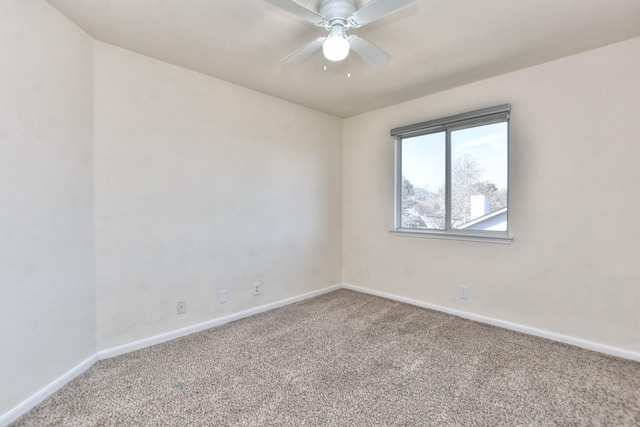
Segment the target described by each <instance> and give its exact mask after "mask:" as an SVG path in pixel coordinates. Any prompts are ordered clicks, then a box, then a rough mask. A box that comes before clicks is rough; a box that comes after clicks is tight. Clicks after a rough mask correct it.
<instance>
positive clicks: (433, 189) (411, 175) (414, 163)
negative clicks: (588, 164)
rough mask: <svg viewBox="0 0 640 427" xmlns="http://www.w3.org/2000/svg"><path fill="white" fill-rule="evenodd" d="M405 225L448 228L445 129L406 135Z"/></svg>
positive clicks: (403, 180) (402, 211) (403, 205)
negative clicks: (412, 135) (410, 135)
mask: <svg viewBox="0 0 640 427" xmlns="http://www.w3.org/2000/svg"><path fill="white" fill-rule="evenodd" d="M401 144H402V146H401V149H402V159H401V161H402V164H401V166H400V168H401V171H402V194H401V208H400V209H401V222H400V226H401V227H402V228H419V229H437V230H443V229H444V228H445V207H446V206H445V179H446V170H445V164H446V163H445V162H446V135H445V132H439V133H433V134H429V135H421V136H414V137H409V138H403V139H402V142H401Z"/></svg>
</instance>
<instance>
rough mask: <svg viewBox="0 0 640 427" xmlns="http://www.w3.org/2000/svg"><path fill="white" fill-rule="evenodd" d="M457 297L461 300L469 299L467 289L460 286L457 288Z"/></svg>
mask: <svg viewBox="0 0 640 427" xmlns="http://www.w3.org/2000/svg"><path fill="white" fill-rule="evenodd" d="M458 296H459V297H460V298H462V299H469V288H468V287H467V286H460V287H459V288H458Z"/></svg>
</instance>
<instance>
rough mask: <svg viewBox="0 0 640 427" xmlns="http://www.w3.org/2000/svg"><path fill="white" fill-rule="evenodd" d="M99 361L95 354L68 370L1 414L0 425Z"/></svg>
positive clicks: (13, 419)
mask: <svg viewBox="0 0 640 427" xmlns="http://www.w3.org/2000/svg"><path fill="white" fill-rule="evenodd" d="M97 361H98V356H97V355H95V354H94V355H93V356H91V357H89V358H88V359H86V360H85V361H83V362H82V363H80V364H79V365H78V366H76V367H75V368H73V369H71V370H70V371H68V372H67V373H66V374H64V375H62V376H61V377H60V378H58V379H56V380H55V381H53V382H52V383H50V384H49V385H47V386H46V387H44V388H43V389H42V390H40V391H39V392H37V393H36V394H34V395H33V396H31V397H30V398H28V399H27V400H25V401H24V402H22V403H21V404H19V405H18V406H16V407H15V408H13V409H12V410H10V411H9V412H7V413H5V414H2V415H0V426H3V427H4V426H8V425H9V424H11V423H12V422H14V421H16V420H17V419H18V418H20V417H21V416H22V415H24V414H26V413H27V412H29V411H30V410H31V409H32V408H33V407H35V406H36V405H37V404H38V403H40V402H42V401H43V400H45V399H46V398H47V397H49V396H51V395H52V394H53V393H55V392H56V391H58V390H60V389H61V388H62V387H64V386H65V385H66V384H67V383H68V382H70V381H71V380H73V379H74V378H75V377H77V376H78V375H80V374H81V373H83V372H84V371H86V370H87V369H89V368H90V367H91V366H93V364H94V363H96V362H97Z"/></svg>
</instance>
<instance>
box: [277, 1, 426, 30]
mask: <svg viewBox="0 0 640 427" xmlns="http://www.w3.org/2000/svg"><path fill="white" fill-rule="evenodd" d="M267 1H269V0H267ZM415 2H416V0H373V1H372V2H371V3H369V4H367V5H365V6H364V7H362V8H361V9H359V10H357V11H356V12H355V13H354V14H353V15H352V17H351V19H350V21H349V22H351V21H353V22H354V23H355V25H352V26H353V27H355V28H357V27H361V26H362V25H365V24H368V23H369V22H373V21H375V20H377V19H380V18H382V17H383V16H386V15H388V14H390V13H393V12H395V11H397V10H400V9H402V8H403V7H405V6H409V5H410V4H412V3H415Z"/></svg>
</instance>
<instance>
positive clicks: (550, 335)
mask: <svg viewBox="0 0 640 427" xmlns="http://www.w3.org/2000/svg"><path fill="white" fill-rule="evenodd" d="M338 289H348V290H352V291H356V292H361V293H365V294H370V295H375V296H378V297H382V298H386V299H389V300H393V301H398V302H403V303H406V304H411V305H415V306H418V307H423V308H428V309H431V310H436V311H441V312H443V313H448V314H452V315H454V316H458V317H462V318H465V319H469V320H474V321H477V322H482V323H486V324H489V325H494V326H498V327H501V328H505V329H510V330H512V331H517V332H523V333H525V334H529V335H535V336H538V337H542V338H547V339H551V340H554V341H558V342H562V343H565V344H571V345H574V346H577V347H582V348H585V349H587V350H593V351H597V352H600V353H604V354H608V355H611V356H617V357H621V358H624V359H630V360H635V361H639V362H640V353H636V352H633V351H628V350H623V349H620V348H616V347H611V346H608V345H604V344H599V343H594V342H591V341H586V340H582V339H579V338H574V337H570V336H566V335H561V334H557V333H555V332H549V331H544V330H541V329H536V328H532V327H529V326H525V325H520V324H517V323H512V322H507V321H504V320H500V319H495V318H492V317H486V316H481V315H478V314H473V313H467V312H465V311H461V310H455V309H452V308H448V307H443V306H439V305H436V304H429V303H426V302H423V301H419V300H415V299H411V298H406V297H402V296H398V295H393V294H389V293H386V292H380V291H375V290H371V289H367V288H363V287H360V286H355V285H350V284H347V283H343V284H339V285H334V286H330V287H327V288H324V289H320V290H317V291H313V292H308V293H306V294H302V295H297V296H295V297H291V298H286V299H284V300H281V301H276V302H273V303H270V304H265V305H262V306H260V307H255V308H252V309H249V310H245V311H241V312H238V313H234V314H230V315H228V316H224V317H219V318H217V319H212V320H209V321H207V322H203V323H199V324H197V325H192V326H189V327H186V328H182V329H177V330H175V331H171V332H166V333H164V334H160V335H156V336H153V337H149V338H145V339H142V340H139V341H135V342H132V343H129V344H125V345H121V346H118V347H113V348H110V349H107V350H102V351H99V352H98V353H96V354H94V355H93V356H91V357H89V358H88V359H86V360H85V361H84V362H82V363H80V364H79V365H78V366H76V367H75V368H73V369H71V370H70V371H68V372H67V373H66V374H64V375H62V376H61V377H60V378H58V379H56V380H55V381H53V382H52V383H51V384H49V385H48V386H46V387H44V388H43V389H42V390H40V391H39V392H37V393H36V394H34V395H33V396H31V397H30V398H28V399H27V400H25V401H24V402H22V403H21V404H19V405H18V406H16V407H15V408H13V409H11V410H10V411H9V412H7V413H5V414H3V415H0V426H1V427H4V426H7V425H9V424H10V423H12V422H14V421H15V420H17V419H18V418H19V417H20V416H22V415H24V414H26V413H27V412H28V411H29V410H31V409H32V408H33V407H34V406H36V405H37V404H38V403H40V402H42V401H43V400H44V399H46V398H47V397H49V396H50V395H52V394H53V393H55V392H56V391H58V390H59V389H60V388H62V387H63V386H64V385H65V384H67V383H68V382H69V381H71V380H73V379H74V378H75V377H77V376H78V375H80V374H81V373H83V372H84V371H86V370H87V369H89V368H90V367H91V366H92V365H93V364H94V363H95V362H96V361H98V360H101V359H107V358H110V357H114V356H119V355H121V354H125V353H129V352H132V351H135V350H140V349H143V348H145V347H149V346H152V345H156V344H160V343H163V342H166V341H170V340H173V339H176V338H180V337H183V336H186V335H190V334H193V333H196V332H200V331H203V330H205V329H209V328H213V327H215V326H220V325H224V324H225V323H229V322H233V321H236V320H240V319H243V318H245V317H249V316H253V315H254V314H258V313H263V312H265V311H269V310H273V309H275V308H279V307H284V306H286V305H289V304H293V303H296V302H299V301H303V300H306V299H309V298H313V297H316V296H319V295H322V294H326V293H328V292H332V291H335V290H338Z"/></svg>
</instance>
